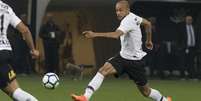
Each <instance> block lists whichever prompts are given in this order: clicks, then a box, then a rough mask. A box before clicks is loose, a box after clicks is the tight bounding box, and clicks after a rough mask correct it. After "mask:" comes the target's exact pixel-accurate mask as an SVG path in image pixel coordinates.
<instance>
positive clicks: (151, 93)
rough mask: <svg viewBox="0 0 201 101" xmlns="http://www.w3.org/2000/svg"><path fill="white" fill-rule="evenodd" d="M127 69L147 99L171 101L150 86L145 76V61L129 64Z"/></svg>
mask: <svg viewBox="0 0 201 101" xmlns="http://www.w3.org/2000/svg"><path fill="white" fill-rule="evenodd" d="M127 64H128V65H127V66H128V67H127V68H126V69H125V71H126V73H127V74H128V76H129V78H130V79H131V80H133V81H134V82H135V84H136V85H137V87H138V89H139V91H140V92H141V94H142V95H143V96H145V97H149V98H151V99H153V100H154V101H171V100H167V98H165V97H164V96H163V95H161V93H160V92H159V91H158V90H155V89H152V88H151V87H149V85H148V80H147V77H146V75H145V69H144V60H143V59H142V60H138V61H132V62H127Z"/></svg>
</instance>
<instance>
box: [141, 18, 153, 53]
mask: <svg viewBox="0 0 201 101" xmlns="http://www.w3.org/2000/svg"><path fill="white" fill-rule="evenodd" d="M141 24H142V25H143V26H144V28H145V32H146V47H147V48H148V49H152V48H153V44H152V30H151V29H152V25H151V22H149V21H148V20H146V19H144V18H143V20H142V23H141Z"/></svg>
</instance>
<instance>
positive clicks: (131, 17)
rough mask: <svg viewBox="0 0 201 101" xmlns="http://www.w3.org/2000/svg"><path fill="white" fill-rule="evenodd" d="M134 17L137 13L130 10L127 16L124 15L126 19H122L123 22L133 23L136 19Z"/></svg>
mask: <svg viewBox="0 0 201 101" xmlns="http://www.w3.org/2000/svg"><path fill="white" fill-rule="evenodd" d="M134 18H135V14H134V13H131V12H130V13H129V14H128V15H127V16H125V17H124V19H122V21H121V23H131V22H133V21H134V20H133V19H134Z"/></svg>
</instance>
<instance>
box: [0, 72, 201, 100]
mask: <svg viewBox="0 0 201 101" xmlns="http://www.w3.org/2000/svg"><path fill="white" fill-rule="evenodd" d="M60 79H61V80H60V85H59V86H58V88H56V89H55V90H48V89H45V88H44V87H43V86H42V84H41V77H39V76H33V75H32V76H29V77H21V76H20V77H18V81H19V83H20V85H21V88H23V89H24V90H26V91H28V92H30V93H31V94H33V95H34V96H35V97H37V98H38V100H39V101H72V100H71V98H70V96H69V95H70V94H71V93H73V92H75V93H77V94H80V93H82V92H83V91H84V88H85V87H86V86H87V84H88V82H89V81H90V79H84V80H77V81H74V80H70V79H69V78H68V77H67V76H66V77H61V78H60ZM150 85H151V86H152V87H153V88H156V89H158V90H160V91H161V93H163V94H164V95H168V96H172V98H173V101H201V81H181V80H162V81H160V80H150ZM0 101H12V100H11V99H10V98H9V97H7V96H6V95H5V94H4V93H3V92H1V93H0ZM91 101H152V100H150V99H147V98H144V97H142V95H140V93H139V92H138V90H137V89H136V86H135V85H134V84H133V82H132V81H130V80H128V79H122V78H121V79H114V78H107V79H106V80H105V81H104V83H103V85H102V86H101V88H100V89H99V90H98V91H97V92H96V93H95V94H94V96H93V97H92V99H91Z"/></svg>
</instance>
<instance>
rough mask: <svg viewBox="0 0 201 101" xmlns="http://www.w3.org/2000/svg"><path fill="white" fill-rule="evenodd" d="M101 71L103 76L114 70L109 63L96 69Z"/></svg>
mask: <svg viewBox="0 0 201 101" xmlns="http://www.w3.org/2000/svg"><path fill="white" fill-rule="evenodd" d="M98 72H99V73H101V74H102V75H103V76H108V75H110V74H112V73H113V72H114V68H113V67H112V65H111V64H110V63H106V64H104V65H103V66H102V67H101V68H100V69H99V71H98Z"/></svg>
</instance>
